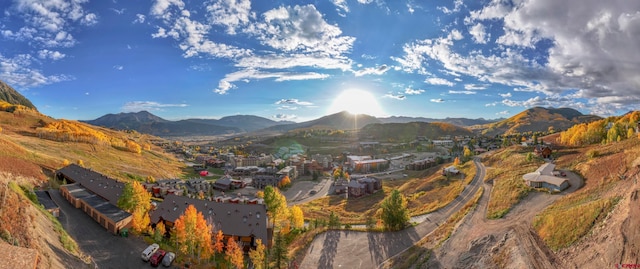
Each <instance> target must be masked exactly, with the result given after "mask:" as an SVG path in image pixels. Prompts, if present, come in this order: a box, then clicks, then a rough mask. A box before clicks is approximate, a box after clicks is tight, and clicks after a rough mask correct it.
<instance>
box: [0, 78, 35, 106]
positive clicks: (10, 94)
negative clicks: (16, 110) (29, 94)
mask: <svg viewBox="0 0 640 269" xmlns="http://www.w3.org/2000/svg"><path fill="white" fill-rule="evenodd" d="M0 101H2V102H6V103H9V104H13V105H21V106H24V107H28V108H30V109H34V110H36V107H35V106H34V105H33V103H31V101H29V99H27V98H25V97H24V96H22V94H20V93H19V92H17V91H16V90H14V89H13V88H11V86H9V85H7V84H6V83H4V82H2V81H0Z"/></svg>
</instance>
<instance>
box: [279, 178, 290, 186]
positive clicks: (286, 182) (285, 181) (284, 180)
mask: <svg viewBox="0 0 640 269" xmlns="http://www.w3.org/2000/svg"><path fill="white" fill-rule="evenodd" d="M289 185H291V179H289V176H284V177H283V178H282V179H281V180H280V183H278V187H280V188H283V187H286V186H289Z"/></svg>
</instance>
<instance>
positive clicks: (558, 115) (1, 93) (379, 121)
mask: <svg viewBox="0 0 640 269" xmlns="http://www.w3.org/2000/svg"><path fill="white" fill-rule="evenodd" d="M0 101H4V102H7V103H9V104H13V105H21V106H24V107H27V108H31V109H34V110H35V111H37V108H36V107H35V106H34V105H33V103H31V101H29V99H27V98H25V97H24V96H23V95H21V94H20V93H19V92H17V91H16V90H14V89H13V88H11V87H10V86H9V85H7V84H5V83H4V82H2V81H0ZM598 119H600V117H598V116H594V115H584V114H582V113H581V112H579V111H577V110H575V109H572V108H543V107H534V108H530V109H526V110H524V111H522V112H520V113H518V114H516V115H515V116H513V117H510V118H508V119H496V120H486V119H482V118H479V119H467V118H445V119H432V118H425V117H404V116H393V117H384V118H376V117H373V116H369V115H362V114H360V115H353V114H351V113H348V112H346V111H343V112H339V113H335V114H331V115H327V116H323V117H320V118H318V119H315V120H310V121H305V122H299V123H296V122H291V121H274V120H270V119H267V118H263V117H259V116H253V115H233V116H227V117H223V118H220V119H185V120H177V121H171V120H166V119H163V118H161V117H158V116H156V115H153V114H151V113H149V112H148V111H140V112H131V113H118V114H107V115H104V116H102V117H99V118H97V119H94V120H88V121H85V122H86V123H89V124H92V125H96V126H102V127H106V128H111V129H116V130H135V131H138V132H140V133H145V134H151V135H156V136H160V137H175V136H211V135H213V136H215V135H233V134H242V133H254V134H257V135H260V134H267V133H270V134H278V133H284V132H287V131H291V130H296V129H305V128H324V129H341V130H353V129H362V128H363V127H365V126H367V125H371V124H376V126H375V127H370V128H369V129H367V130H371V131H376V133H379V134H380V135H382V133H384V132H382V131H381V130H380V128H396V129H397V128H401V129H407V128H408V129H411V130H413V129H416V128H417V129H416V130H419V129H422V128H423V127H424V126H422V127H419V126H417V125H415V124H414V125H413V126H412V127H407V126H402V125H398V124H409V123H413V122H423V123H425V122H426V123H434V122H441V123H447V124H449V125H455V126H457V127H456V128H452V127H448V126H444V125H443V127H441V128H445V129H451V130H453V129H455V130H456V132H457V133H464V132H463V131H461V130H460V129H458V127H464V128H468V129H471V130H474V131H475V132H478V133H480V134H483V135H486V136H495V135H502V134H513V133H524V132H537V131H543V132H544V131H550V130H554V131H562V130H566V129H568V128H570V127H571V126H573V125H575V124H579V123H584V122H591V121H594V120H598ZM387 135H388V134H387Z"/></svg>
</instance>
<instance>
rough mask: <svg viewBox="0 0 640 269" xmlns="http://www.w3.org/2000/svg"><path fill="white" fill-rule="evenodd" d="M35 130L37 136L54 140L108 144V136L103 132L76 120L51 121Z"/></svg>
mask: <svg viewBox="0 0 640 269" xmlns="http://www.w3.org/2000/svg"><path fill="white" fill-rule="evenodd" d="M36 131H37V132H38V137H40V138H45V139H50V140H55V141H71V142H83V143H90V144H109V137H108V136H107V135H105V134H104V133H103V132H100V131H98V130H96V129H93V128H91V127H89V126H88V125H86V124H83V123H80V122H77V121H70V120H59V121H53V122H50V123H48V124H47V125H45V126H44V127H41V128H38V129H37V130H36Z"/></svg>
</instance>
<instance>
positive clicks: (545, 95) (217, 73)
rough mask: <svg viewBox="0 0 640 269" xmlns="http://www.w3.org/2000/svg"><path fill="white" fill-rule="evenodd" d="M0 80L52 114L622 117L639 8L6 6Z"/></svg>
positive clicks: (635, 56)
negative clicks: (551, 113)
mask: <svg viewBox="0 0 640 269" xmlns="http://www.w3.org/2000/svg"><path fill="white" fill-rule="evenodd" d="M0 10H1V12H2V16H1V17H0V80H2V81H4V82H5V83H7V84H9V85H10V86H12V87H13V88H15V89H17V90H18V91H19V92H20V93H22V94H23V95H25V96H26V97H27V98H29V99H30V100H31V101H32V102H33V103H34V105H36V107H38V109H39V110H40V112H42V113H44V114H47V115H49V116H52V117H54V118H65V119H77V120H89V119H95V118H98V117H100V116H102V115H104V114H107V113H120V112H137V111H142V110H146V111H149V112H151V113H153V114H155V115H158V116H160V117H163V118H166V119H170V120H177V119H185V118H220V117H223V116H230V115H257V116H262V117H265V118H269V119H272V120H290V121H297V122H301V121H306V120H312V119H316V118H318V117H321V116H324V115H328V114H331V113H334V112H339V111H342V110H347V111H350V112H352V113H364V114H369V115H373V116H378V117H387V116H411V117H430V118H446V117H466V118H485V119H495V118H506V117H510V116H513V115H515V114H517V113H519V112H521V111H522V110H525V109H527V108H531V107H535V106H542V107H571V108H575V109H577V110H579V111H581V112H583V113H585V114H595V115H600V116H610V115H620V114H623V113H625V112H627V111H629V110H638V109H639V106H640V105H639V104H640V1H629V0H610V1H602V0H513V1H506V0H485V1H475V0H474V1H471V0H454V1H426V0H424V1H417V0H413V1H403V0H394V1H391V0H331V1H248V0H208V1H193V0H191V1H189V0H153V1H149V0H128V1H125V0H101V1H97V0H11V1H2V2H1V3H0Z"/></svg>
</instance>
